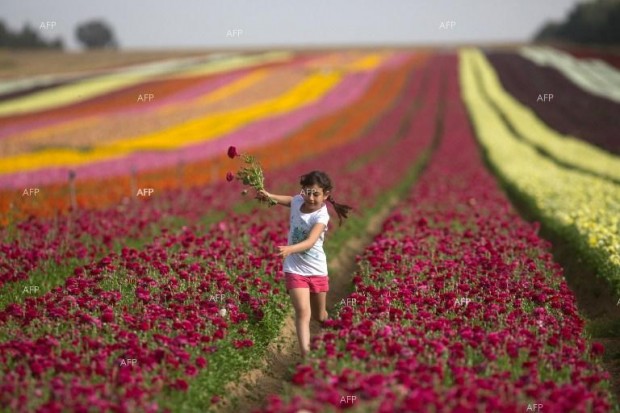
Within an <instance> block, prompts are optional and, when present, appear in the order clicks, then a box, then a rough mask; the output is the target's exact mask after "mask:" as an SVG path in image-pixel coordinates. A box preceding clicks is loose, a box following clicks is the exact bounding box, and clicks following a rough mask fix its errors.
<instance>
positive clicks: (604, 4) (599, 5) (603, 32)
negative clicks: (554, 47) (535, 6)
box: [534, 0, 620, 45]
mask: <svg viewBox="0 0 620 413" xmlns="http://www.w3.org/2000/svg"><path fill="white" fill-rule="evenodd" d="M534 40H535V41H567V42H573V43H582V44H601V45H612V44H618V43H620V1H618V0H597V1H592V2H587V3H580V4H578V5H577V6H576V7H575V8H574V9H573V10H572V11H571V12H570V14H569V15H568V18H567V19H566V20H565V21H564V22H561V23H557V22H550V23H547V24H546V25H545V26H544V27H543V28H542V29H541V30H540V31H539V32H538V33H537V34H536V36H535V38H534Z"/></svg>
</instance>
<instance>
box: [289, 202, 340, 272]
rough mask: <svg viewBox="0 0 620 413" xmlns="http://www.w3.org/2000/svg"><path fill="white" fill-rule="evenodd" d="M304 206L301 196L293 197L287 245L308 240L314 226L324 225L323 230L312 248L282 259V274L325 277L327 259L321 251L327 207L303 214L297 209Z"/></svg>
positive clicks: (326, 221) (327, 215) (327, 220)
mask: <svg viewBox="0 0 620 413" xmlns="http://www.w3.org/2000/svg"><path fill="white" fill-rule="evenodd" d="M303 204H304V198H303V197H302V196H301V195H295V196H294V197H293V200H292V201H291V218H290V225H291V229H290V230H289V233H288V245H293V244H297V243H299V242H302V241H304V240H306V238H308V235H310V231H311V230H312V227H314V225H316V224H318V223H320V224H325V230H323V232H322V233H321V235H320V236H319V238H318V239H317V240H316V242H315V243H314V245H313V246H312V248H310V249H309V250H306V251H303V252H300V253H296V254H291V255H289V256H287V257H286V258H285V259H284V272H291V273H293V274H298V275H325V276H326V275H327V257H326V256H325V251H323V240H324V239H325V233H326V232H327V223H328V222H329V213H328V212H327V205H325V204H323V205H322V206H321V208H319V209H318V210H317V211H314V212H310V213H304V212H301V211H300V210H299V209H300V208H301V206H302V205H303Z"/></svg>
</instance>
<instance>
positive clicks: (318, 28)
mask: <svg viewBox="0 0 620 413" xmlns="http://www.w3.org/2000/svg"><path fill="white" fill-rule="evenodd" d="M579 2H581V1H580V0H311V1H308V0H306V1H299V0H102V1H97V2H94V1H88V0H2V3H3V4H2V11H0V19H2V20H4V22H5V24H7V25H8V27H9V28H10V29H11V30H21V28H22V27H23V25H24V24H25V23H26V22H29V23H30V24H31V25H32V26H33V27H34V28H36V29H37V30H39V31H40V32H41V36H42V37H43V38H45V39H54V38H56V37H59V36H60V37H61V38H62V39H63V41H64V45H65V48H67V49H68V50H72V51H77V50H80V45H79V43H78V42H77V40H76V38H75V27H76V26H77V25H78V24H80V23H84V22H86V21H89V20H93V19H101V20H103V21H105V22H106V23H108V25H109V26H110V27H112V29H113V31H114V33H115V35H116V39H117V41H118V43H119V44H120V47H121V48H123V49H181V48H191V49H202V48H219V49H222V48H224V49H227V48H230V49H235V48H243V47H247V48H254V47H257V48H258V47H260V48H270V47H274V48H275V47H287V46H306V47H307V46H310V47H312V46H319V47H320V46H340V45H342V46H347V45H372V46H374V45H394V46H399V45H420V44H431V45H435V44H459V43H501V42H526V41H528V40H530V39H531V38H532V36H533V35H534V34H535V33H536V32H537V31H538V30H539V28H540V27H541V26H542V25H543V24H544V23H545V22H547V21H549V20H556V21H561V20H563V19H564V18H565V17H566V16H567V14H568V12H569V11H570V10H571V9H573V8H574V6H575V5H576V4H577V3H579ZM45 22H54V23H55V24H54V25H52V24H49V25H47V26H46V24H45ZM41 23H44V26H45V27H46V28H41Z"/></svg>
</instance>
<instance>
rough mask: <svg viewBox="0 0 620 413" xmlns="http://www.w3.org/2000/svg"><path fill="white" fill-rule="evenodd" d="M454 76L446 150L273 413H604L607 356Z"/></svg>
mask: <svg viewBox="0 0 620 413" xmlns="http://www.w3.org/2000/svg"><path fill="white" fill-rule="evenodd" d="M450 59H451V63H452V64H451V70H450V71H449V72H448V74H447V77H448V87H447V96H446V97H445V100H444V102H445V107H446V112H445V114H444V122H445V128H444V130H443V135H442V139H441V144H440V146H439V148H438V149H437V151H436V152H435V154H434V155H433V157H432V158H431V160H430V163H429V166H428V168H427V170H426V171H425V172H424V174H423V176H422V177H421V179H420V181H419V182H418V183H417V184H416V186H415V188H414V189H413V191H412V192H411V193H410V194H409V195H408V196H407V197H406V198H405V199H404V200H403V201H402V202H401V203H400V204H399V205H398V207H397V208H396V209H395V210H394V212H393V213H392V214H391V215H390V217H389V218H388V219H387V220H386V221H385V223H384V225H383V232H382V234H381V235H380V236H378V237H377V238H375V240H374V242H373V243H372V244H371V245H370V246H369V247H368V248H367V249H366V250H365V251H364V253H363V254H361V255H360V256H359V258H358V261H359V267H360V270H359V271H358V272H357V273H356V275H355V277H354V284H355V292H354V293H353V294H351V296H350V299H349V300H347V301H346V302H345V303H343V305H342V306H341V307H340V308H339V311H338V316H337V317H335V318H334V319H333V320H332V321H331V322H329V328H327V329H326V331H324V332H323V333H322V334H321V335H320V336H318V337H316V338H315V340H314V341H313V348H314V351H315V352H316V360H315V361H314V362H313V363H311V364H310V365H303V366H299V367H298V368H297V371H296V373H295V375H294V376H293V379H292V382H293V383H294V384H295V385H296V386H295V387H294V388H293V390H292V391H291V394H289V395H287V396H288V397H287V398H282V397H280V396H273V397H272V398H271V399H270V402H269V404H268V406H267V407H266V408H265V410H264V411H278V412H280V411H282V412H297V411H300V409H304V410H308V411H321V412H323V411H336V410H340V409H342V408H352V409H353V411H379V412H397V411H463V412H465V411H498V412H499V411H506V412H509V411H510V412H518V411H527V408H528V406H529V407H530V410H531V409H532V406H533V405H542V406H543V407H542V408H543V409H544V411H550V412H564V411H608V410H609V409H610V400H609V398H608V394H607V393H606V390H605V385H603V382H604V380H605V377H606V375H607V373H605V372H604V371H603V370H602V369H601V368H600V366H598V365H597V359H598V356H599V355H600V353H601V351H602V348H601V347H602V346H600V344H593V345H590V344H588V343H587V341H586V340H585V339H584V337H583V335H582V329H583V321H582V320H581V319H580V317H579V315H578V313H577V309H576V307H575V305H574V297H573V295H572V293H571V292H570V290H568V287H567V285H566V283H565V281H564V280H563V277H562V272H561V269H560V268H559V266H558V265H557V264H555V263H553V261H552V257H551V255H550V254H549V253H548V252H547V251H546V249H547V245H546V242H545V241H544V240H542V239H540V238H539V237H538V235H537V226H536V225H532V224H528V223H525V222H523V221H521V219H520V218H519V217H518V215H516V213H515V211H514V210H513V209H512V207H511V206H510V204H509V202H508V201H507V199H506V198H505V196H504V195H503V194H502V193H501V191H500V190H499V189H498V186H497V184H496V183H495V182H494V180H493V178H492V177H491V176H490V175H489V173H488V172H486V171H485V170H484V167H483V165H482V162H481V159H480V157H479V155H478V152H477V150H476V146H475V142H474V139H473V137H472V135H471V132H470V130H471V129H470V128H469V125H468V120H467V116H466V111H465V108H464V107H463V105H462V103H461V102H460V101H459V89H458V75H457V70H456V68H457V66H456V64H454V60H455V59H454V58H450Z"/></svg>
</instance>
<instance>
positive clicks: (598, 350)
mask: <svg viewBox="0 0 620 413" xmlns="http://www.w3.org/2000/svg"><path fill="white" fill-rule="evenodd" d="M590 353H591V354H592V356H594V357H596V356H600V355H603V354H604V353H605V347H604V346H603V345H602V344H601V343H596V342H595V343H592V349H591V350H590Z"/></svg>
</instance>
